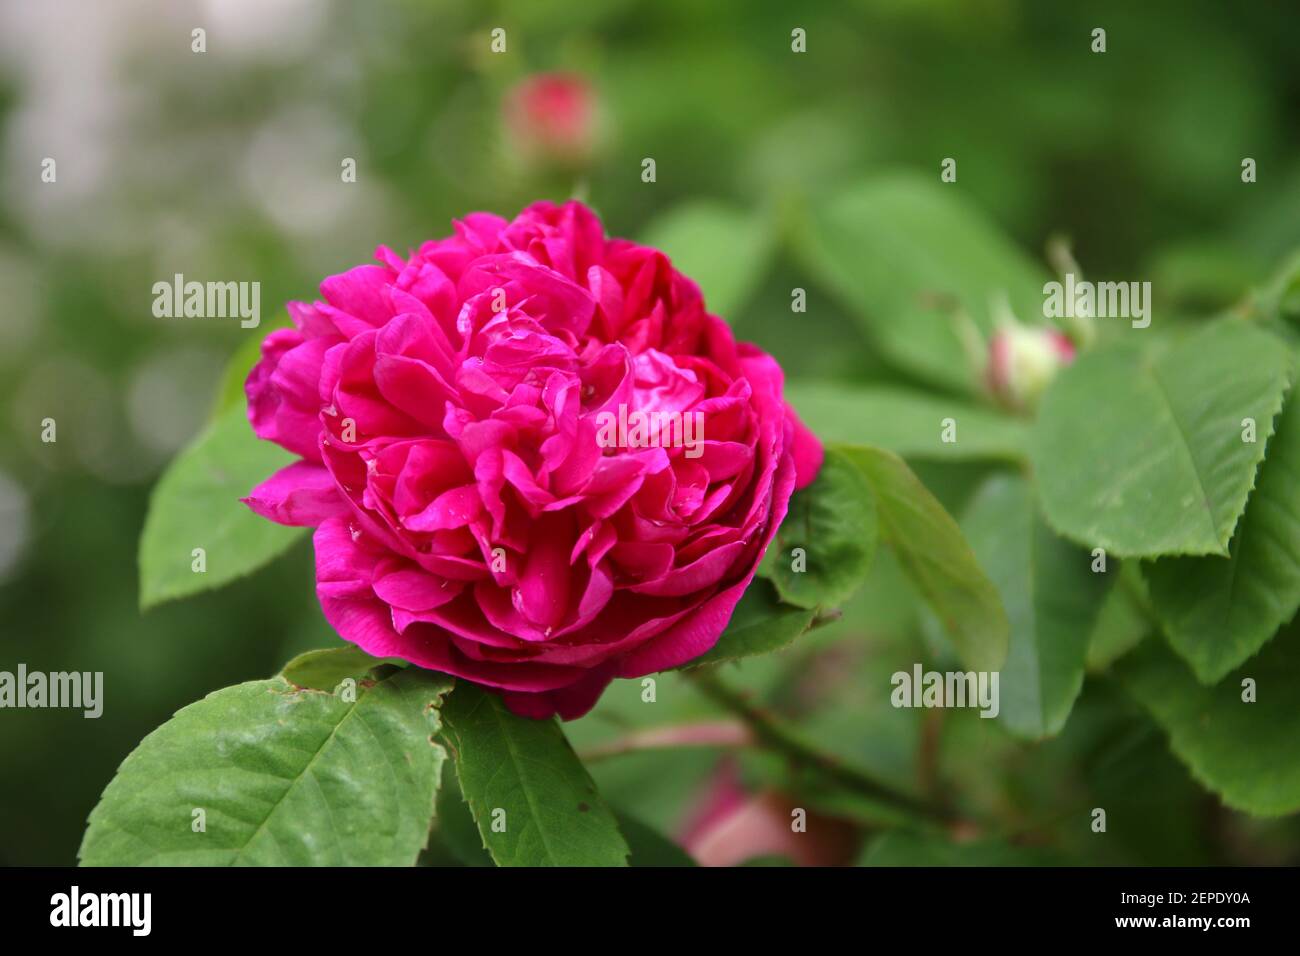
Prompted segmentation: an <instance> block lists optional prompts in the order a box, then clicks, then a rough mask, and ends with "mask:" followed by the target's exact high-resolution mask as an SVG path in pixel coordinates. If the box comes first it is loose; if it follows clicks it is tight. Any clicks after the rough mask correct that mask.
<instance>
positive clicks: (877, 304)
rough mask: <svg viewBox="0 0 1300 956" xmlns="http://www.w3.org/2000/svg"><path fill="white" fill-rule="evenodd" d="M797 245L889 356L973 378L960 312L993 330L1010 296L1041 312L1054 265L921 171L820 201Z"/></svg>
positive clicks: (953, 380)
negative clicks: (1047, 267) (1045, 265)
mask: <svg viewBox="0 0 1300 956" xmlns="http://www.w3.org/2000/svg"><path fill="white" fill-rule="evenodd" d="M801 239H802V241H801V242H799V243H798V244H797V245H796V251H797V252H798V253H799V254H800V256H801V258H802V260H803V263H804V266H805V268H807V269H808V270H809V271H810V272H811V273H812V274H813V275H814V276H815V277H816V278H818V279H819V280H820V281H822V282H824V283H826V284H827V285H828V286H829V288H830V289H831V290H832V291H834V292H835V293H836V294H837V295H838V296H839V297H840V298H841V299H842V300H843V301H844V302H845V304H846V305H847V306H848V307H849V308H850V309H852V310H853V312H854V314H855V315H857V316H858V317H859V318H860V320H861V321H862V322H863V324H864V327H865V329H866V331H867V332H868V334H869V335H870V336H871V338H872V339H873V341H874V342H876V344H877V345H878V347H879V348H880V349H881V351H882V352H884V354H885V355H886V357H887V358H889V359H890V360H892V361H893V362H895V363H897V364H898V365H900V366H902V367H904V368H906V369H908V370H910V371H912V372H914V373H915V374H917V375H920V376H923V377H924V378H926V379H927V380H929V381H931V382H934V383H936V384H940V385H945V386H959V387H966V388H973V387H974V386H975V385H976V381H977V379H976V375H975V370H974V369H972V367H971V362H970V361H969V359H968V356H967V354H966V350H965V348H964V347H963V345H962V340H961V337H960V335H959V332H958V329H959V325H958V322H959V321H960V320H958V319H957V314H958V313H964V314H965V315H966V316H967V317H968V319H967V321H971V322H973V323H974V325H975V327H976V328H977V329H979V330H980V331H982V332H983V333H985V334H987V333H989V332H990V331H991V330H992V328H993V325H994V321H993V305H992V303H994V302H995V301H997V300H998V299H999V298H1001V297H1003V296H1005V298H1006V301H1007V302H1008V303H1009V304H1010V306H1011V308H1012V310H1013V311H1014V312H1015V313H1016V314H1017V315H1018V316H1019V317H1020V319H1021V320H1023V321H1031V320H1033V318H1034V317H1035V316H1041V315H1042V310H1043V292H1042V288H1043V283H1044V282H1045V281H1046V279H1047V276H1046V274H1045V273H1044V272H1043V271H1042V270H1041V269H1040V268H1038V267H1037V266H1036V265H1035V264H1034V263H1033V262H1032V261H1031V260H1030V259H1029V258H1027V257H1026V256H1025V255H1024V254H1023V253H1022V252H1020V250H1019V249H1017V248H1016V247H1015V246H1014V245H1013V244H1012V243H1011V242H1010V241H1008V240H1007V239H1006V238H1005V237H1004V236H1003V235H1002V233H1001V232H1000V231H999V230H998V229H997V227H996V226H994V225H993V224H991V223H990V222H989V221H988V220H987V219H986V218H985V217H984V216H983V215H981V214H980V213H979V212H978V211H977V210H975V209H974V208H973V207H971V206H970V205H969V204H968V203H967V202H966V200H965V199H964V198H963V197H962V193H961V191H960V188H959V187H958V186H955V185H944V184H941V183H939V182H937V181H936V178H935V177H922V176H920V175H917V174H914V173H901V174H892V175H886V176H878V177H876V178H873V179H870V180H867V181H865V182H862V183H859V184H856V185H854V186H851V187H849V188H847V189H843V190H838V191H834V192H831V193H829V194H828V195H826V196H825V197H823V199H822V200H820V201H818V202H815V203H814V204H813V205H812V207H811V209H810V212H809V217H808V223H807V229H806V230H805V232H804V235H803V236H802V237H801Z"/></svg>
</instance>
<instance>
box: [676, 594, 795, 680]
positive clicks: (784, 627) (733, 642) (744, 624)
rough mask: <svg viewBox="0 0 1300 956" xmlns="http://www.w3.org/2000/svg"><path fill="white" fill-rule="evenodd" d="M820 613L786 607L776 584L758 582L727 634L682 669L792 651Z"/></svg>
mask: <svg viewBox="0 0 1300 956" xmlns="http://www.w3.org/2000/svg"><path fill="white" fill-rule="evenodd" d="M815 616H816V611H814V610H812V609H808V608H802V607H796V606H794V605H791V604H783V603H782V602H781V599H780V597H779V596H778V595H777V593H776V588H775V586H774V585H773V584H771V583H770V582H769V581H767V580H766V579H764V578H754V580H753V581H752V582H750V585H749V587H748V588H746V589H745V593H744V595H743V596H742V597H741V599H740V602H739V603H738V604H737V605H736V609H735V611H733V612H732V614H731V620H730V621H729V622H728V623H727V627H726V630H724V631H723V632H722V636H721V637H719V638H718V643H716V644H714V645H713V647H711V648H710V649H709V650H708V651H706V652H705V653H703V654H701V655H700V656H699V657H697V658H695V659H694V660H691V661H687V662H686V663H685V664H683V665H682V667H687V668H689V667H699V666H700V665H702V664H721V663H723V662H725V661H736V660H740V659H741V658H743V657H753V656H754V655H756V654H770V653H771V652H773V651H779V650H782V649H783V648H786V647H789V646H790V644H791V643H792V642H793V641H794V639H795V638H796V637H798V636H799V635H800V634H802V633H803V632H804V631H806V630H808V626H809V625H810V624H812V621H813V618H814V617H815Z"/></svg>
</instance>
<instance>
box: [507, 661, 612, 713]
mask: <svg viewBox="0 0 1300 956" xmlns="http://www.w3.org/2000/svg"><path fill="white" fill-rule="evenodd" d="M613 679H614V678H613V675H612V674H611V673H609V671H608V669H606V668H599V669H596V670H592V671H588V672H587V676H586V677H584V678H583V679H582V680H580V681H577V682H576V683H573V684H570V685H569V686H568V687H561V688H560V689H558V690H553V691H547V692H545V693H541V694H521V693H518V692H514V691H505V692H503V693H502V694H501V699H502V700H503V701H505V705H506V707H507V708H509V710H510V712H511V713H513V714H518V715H519V716H520V717H532V718H533V719H534V720H545V719H547V718H549V717H552V716H555V715H556V714H558V715H559V717H560V719H561V720H577V719H578V718H579V717H581V716H582V715H583V714H585V713H587V711H589V710H591V708H593V707H595V706H596V701H598V700H599V699H600V695H601V694H603V693H604V692H605V688H606V687H608V686H609V682H610V681H611V680H613Z"/></svg>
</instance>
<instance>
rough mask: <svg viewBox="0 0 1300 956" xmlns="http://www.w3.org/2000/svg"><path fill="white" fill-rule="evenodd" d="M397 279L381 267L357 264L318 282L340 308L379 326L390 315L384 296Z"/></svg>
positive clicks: (330, 301) (389, 308)
mask: <svg viewBox="0 0 1300 956" xmlns="http://www.w3.org/2000/svg"><path fill="white" fill-rule="evenodd" d="M396 278H397V276H396V274H395V273H394V272H393V271H392V270H391V269H386V268H384V267H383V266H356V267H354V268H352V269H349V270H348V271H347V272H341V273H339V274H338V275H333V276H330V277H329V278H328V279H326V280H325V281H324V282H322V283H321V284H320V291H321V294H322V295H324V296H325V300H326V301H327V302H329V304H330V305H332V306H334V307H335V308H336V309H338V310H339V311H341V312H345V313H347V314H348V315H350V316H353V317H355V318H358V319H361V320H362V321H363V322H365V323H366V324H367V325H370V326H373V327H375V328H378V327H379V326H381V325H383V324H384V323H385V322H387V321H388V320H389V319H390V318H391V317H392V315H393V313H392V309H391V307H390V306H389V303H388V299H387V298H386V296H387V290H388V287H389V286H390V285H391V284H392V283H393V280H395V279H396Z"/></svg>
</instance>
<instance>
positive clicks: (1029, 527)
mask: <svg viewBox="0 0 1300 956" xmlns="http://www.w3.org/2000/svg"><path fill="white" fill-rule="evenodd" d="M961 526H962V530H963V531H964V532H965V533H966V539H967V540H968V541H970V544H971V548H973V549H974V551H975V556H976V558H978V559H979V563H980V566H981V567H983V568H984V570H985V571H986V572H987V573H988V575H989V577H990V578H991V579H992V580H993V583H994V584H995V585H996V586H997V589H998V593H999V594H1001V596H1002V604H1003V607H1005V608H1006V612H1007V617H1008V618H1009V620H1010V623H1011V647H1010V650H1009V651H1008V653H1007V661H1006V664H1004V665H1003V667H1002V675H1001V679H1000V682H999V684H1000V687H999V696H1000V699H1001V711H1000V713H999V715H998V716H999V717H1001V719H1002V721H1003V722H1004V723H1005V724H1006V725H1007V727H1008V728H1010V729H1011V730H1012V731H1013V732H1014V733H1016V734H1017V735H1019V736H1022V737H1030V738H1035V739H1036V738H1041V737H1047V736H1052V735H1054V734H1057V733H1059V732H1060V730H1061V728H1062V727H1064V726H1065V721H1066V718H1067V717H1069V715H1070V710H1071V709H1072V708H1073V707H1074V701H1075V698H1077V697H1078V696H1079V690H1080V689H1081V688H1082V687H1083V672H1084V660H1085V657H1086V655H1087V651H1088V638H1089V636H1090V634H1091V632H1092V627H1093V624H1094V622H1095V621H1096V619H1097V613H1098V611H1099V609H1100V607H1101V604H1102V601H1103V599H1104V597H1105V594H1106V589H1107V586H1108V585H1109V583H1110V580H1109V575H1107V574H1104V573H1096V574H1094V573H1093V572H1092V570H1091V556H1090V555H1089V554H1088V552H1087V551H1084V550H1082V549H1081V548H1078V547H1076V546H1075V545H1072V544H1070V543H1069V542H1067V541H1065V540H1063V539H1062V538H1059V537H1057V535H1056V534H1054V533H1053V532H1052V531H1051V529H1050V528H1048V527H1047V525H1046V524H1044V522H1043V520H1042V519H1041V518H1040V517H1039V516H1038V510H1037V508H1036V507H1035V504H1034V500H1033V494H1032V493H1031V491H1030V488H1029V483H1028V482H1027V481H1025V479H1023V478H1021V477H1020V476H1018V475H995V476H994V477H992V478H990V479H989V480H988V481H987V482H986V483H985V484H984V486H983V487H982V488H981V489H980V490H979V492H977V493H976V495H975V498H974V500H973V501H972V502H971V504H970V506H969V508H968V509H967V511H966V514H965V516H964V517H963V519H962V524H961ZM1115 573H1116V574H1118V569H1116V571H1115Z"/></svg>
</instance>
